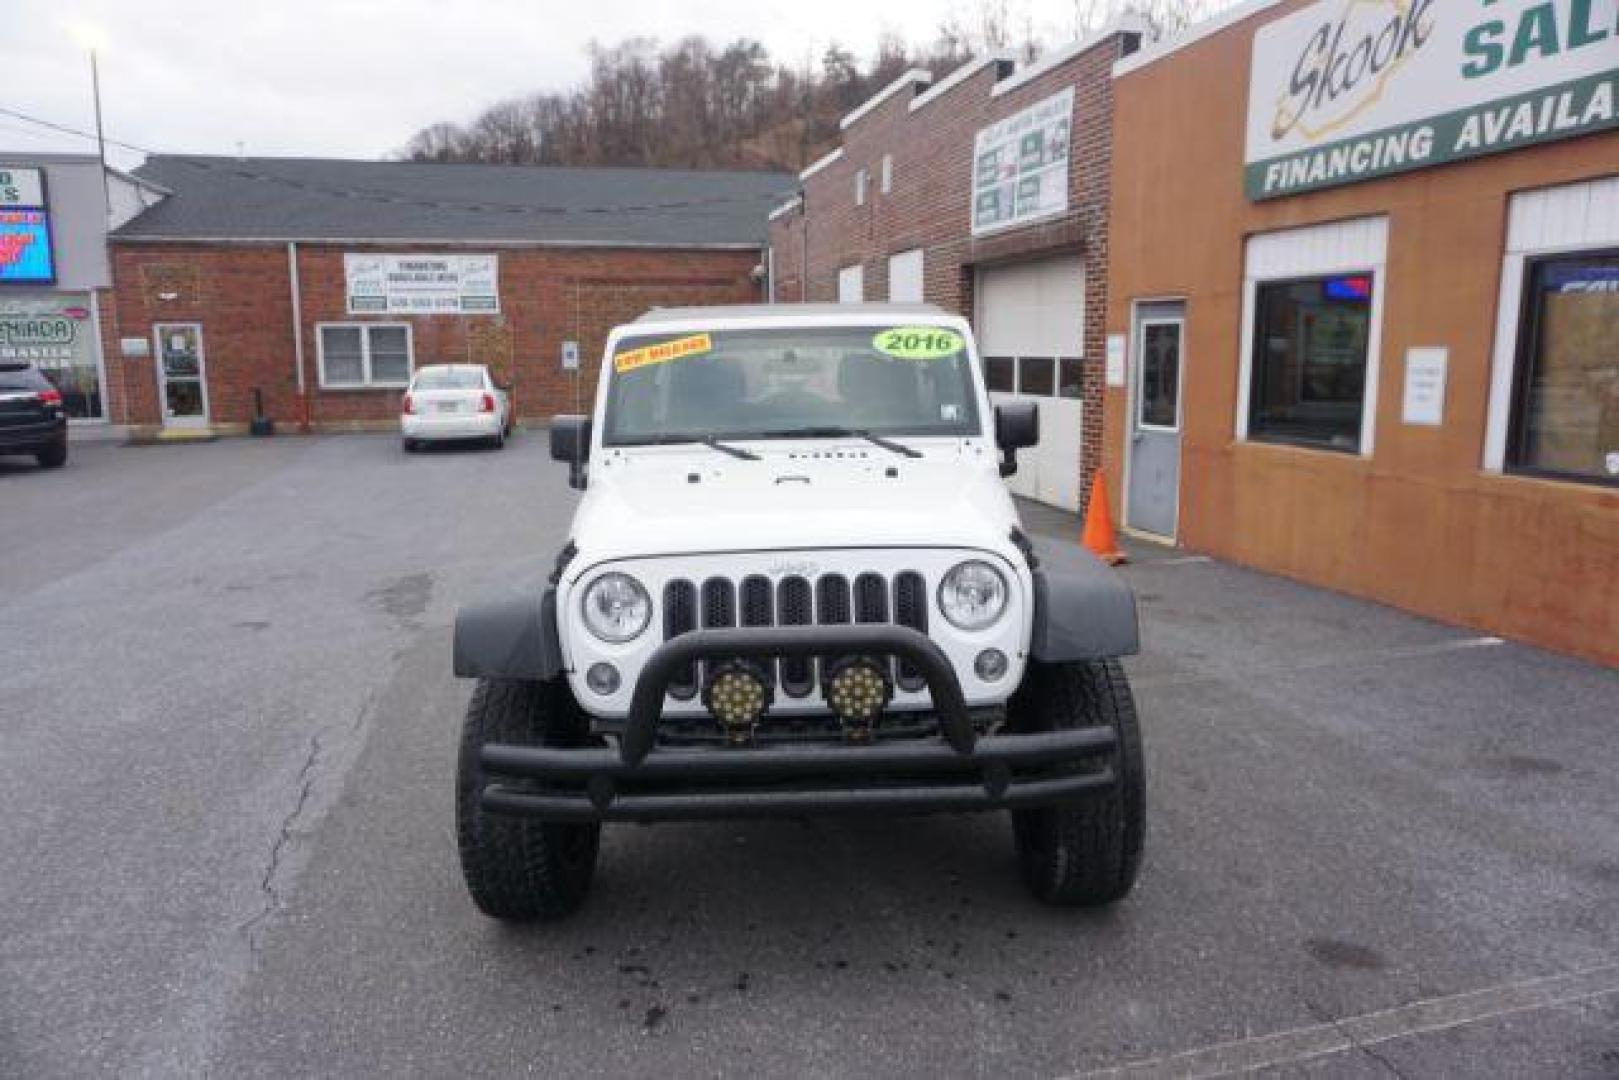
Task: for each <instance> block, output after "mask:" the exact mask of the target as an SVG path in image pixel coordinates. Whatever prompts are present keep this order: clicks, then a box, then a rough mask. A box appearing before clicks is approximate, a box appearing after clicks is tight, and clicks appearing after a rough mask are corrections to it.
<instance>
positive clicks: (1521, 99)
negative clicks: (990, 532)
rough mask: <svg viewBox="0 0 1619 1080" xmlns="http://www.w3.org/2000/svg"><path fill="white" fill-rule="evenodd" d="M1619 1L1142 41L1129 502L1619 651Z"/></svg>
mask: <svg viewBox="0 0 1619 1080" xmlns="http://www.w3.org/2000/svg"><path fill="white" fill-rule="evenodd" d="M1531 7H1533V8H1534V9H1540V10H1539V12H1538V13H1530V9H1531ZM1547 10H1549V11H1551V13H1552V16H1555V20H1554V19H1553V18H1552V17H1551V16H1548V15H1546V14H1545V11H1547ZM1526 13H1530V14H1526ZM1524 19H1528V20H1530V21H1531V22H1532V23H1533V24H1534V25H1530V26H1529V27H1528V28H1527V29H1525V27H1524V25H1523V24H1522V22H1521V20H1524ZM1402 20H1404V21H1403V22H1402ZM1515 20H1520V21H1519V22H1515ZM1497 23H1499V26H1498V25H1496V24H1497ZM1616 23H1619V20H1616V17H1615V5H1614V4H1613V3H1606V4H1603V3H1601V2H1598V3H1595V4H1592V3H1581V2H1578V0H1564V2H1562V3H1556V4H1537V5H1528V4H1523V3H1516V4H1514V3H1505V4H1501V5H1498V6H1495V7H1492V8H1481V7H1480V6H1479V5H1461V4H1455V5H1451V4H1439V3H1428V2H1424V0H1416V2H1414V3H1398V4H1396V3H1393V2H1392V0H1391V2H1389V3H1385V4H1378V3H1371V4H1367V3H1359V4H1346V3H1344V2H1342V0H1325V2H1320V3H1308V4H1307V3H1301V2H1296V0H1283V2H1276V0H1268V2H1267V0H1255V2H1250V3H1248V4H1244V5H1241V6H1239V7H1237V8H1235V9H1232V10H1231V11H1230V12H1228V13H1227V14H1226V15H1225V16H1223V17H1222V18H1221V19H1219V20H1217V21H1216V22H1213V23H1211V24H1209V25H1207V26H1205V27H1202V28H1198V29H1197V30H1194V31H1193V32H1192V33H1190V34H1188V35H1186V36H1184V37H1182V38H1180V39H1176V40H1172V41H1170V42H1167V43H1165V44H1163V45H1160V46H1158V47H1156V48H1154V49H1148V50H1145V51H1143V52H1142V53H1140V54H1138V55H1136V56H1132V57H1129V58H1126V59H1125V60H1123V61H1121V62H1120V63H1119V65H1118V66H1117V67H1116V69H1115V83H1114V102H1115V117H1114V131H1115V133H1116V134H1115V141H1114V148H1113V178H1112V204H1111V228H1110V234H1111V247H1110V252H1109V263H1108V275H1109V277H1108V284H1109V289H1108V293H1109V300H1108V316H1107V332H1108V357H1107V365H1108V371H1107V389H1106V391H1105V393H1106V399H1105V402H1106V403H1105V430H1104V447H1105V453H1104V458H1105V468H1106V471H1107V476H1108V481H1109V486H1110V490H1111V492H1112V498H1113V510H1114V513H1115V517H1116V519H1119V520H1122V521H1123V523H1124V524H1125V526H1126V527H1127V528H1131V529H1133V530H1135V531H1137V532H1140V533H1144V534H1146V535H1149V536H1157V537H1160V538H1162V539H1165V540H1168V541H1171V542H1174V543H1176V544H1179V545H1181V546H1183V547H1185V548H1188V549H1190V550H1193V551H1199V552H1208V553H1210V554H1213V555H1216V556H1218V557H1221V558H1224V559H1229V560H1233V561H1235V562H1238V563H1243V564H1247V565H1250V566H1254V567H1257V568H1260V569H1263V570H1267V571H1272V572H1276V573H1280V574H1284V575H1286V576H1289V577H1293V578H1297V579H1300V580H1303V581H1307V582H1311V583H1314V584H1318V585H1323V586H1327V587H1330V588H1334V589H1339V590H1342V591H1344V592H1348V593H1352V594H1355V595H1359V596H1364V597H1370V598H1373V599H1376V600H1380V601H1385V602H1388V603H1391V604H1395V605H1398V606H1400V607H1403V608H1406V609H1409V610H1412V611H1415V612H1419V613H1422V614H1425V615H1430V616H1433V617H1435V618H1438V619H1442V620H1445V621H1447V622H1452V623H1458V624H1462V625H1466V626H1471V627H1476V628H1478V629H1479V630H1481V631H1483V632H1486V633H1490V634H1499V635H1502V636H1506V637H1511V638H1516V639H1522V640H1525V641H1529V642H1533V643H1536V644H1540V645H1544V646H1546V647H1549V648H1553V649H1558V650H1562V651H1566V652H1570V653H1574V654H1578V655H1581V656H1585V657H1590V658H1593V659H1596V660H1599V661H1602V662H1605V663H1609V664H1615V663H1619V127H1616V114H1615V111H1614V95H1615V90H1616V84H1619V24H1616ZM1548 33H1555V34H1556V35H1557V37H1556V39H1555V41H1553V40H1551V39H1549V38H1548V37H1547V34H1548Z"/></svg>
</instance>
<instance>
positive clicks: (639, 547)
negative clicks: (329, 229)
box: [573, 451, 1017, 569]
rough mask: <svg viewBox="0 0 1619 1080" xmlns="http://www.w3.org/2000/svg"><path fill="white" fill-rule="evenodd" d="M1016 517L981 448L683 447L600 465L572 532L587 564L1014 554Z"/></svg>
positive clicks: (998, 477) (583, 562) (992, 466)
mask: <svg viewBox="0 0 1619 1080" xmlns="http://www.w3.org/2000/svg"><path fill="white" fill-rule="evenodd" d="M705 453H706V452H705ZM694 477H695V480H694V479H693V478H694ZM1016 522H1017V513H1016V509H1015V508H1014V506H1013V503H1012V499H1011V496H1010V495H1009V494H1008V493H1007V490H1006V485H1005V484H1004V483H1002V481H1001V479H1000V476H999V474H998V473H997V472H996V470H995V467H994V465H993V463H992V462H991V459H989V458H987V457H980V456H978V455H977V454H976V453H975V452H974V451H967V452H965V453H964V454H962V455H957V454H955V453H950V454H948V455H938V456H935V455H932V454H930V455H929V457H927V458H920V459H907V458H900V457H897V456H895V457H892V458H889V457H886V456H877V457H872V458H870V459H869V460H863V459H860V458H854V459H852V460H850V459H831V460H814V459H810V460H805V459H802V458H798V459H789V458H787V457H785V456H781V457H775V456H767V457H765V458H764V459H763V460H760V461H734V462H713V461H711V460H708V458H707V457H705V458H703V459H695V458H691V457H687V456H685V455H680V457H679V458H678V459H676V458H660V459H657V460H644V459H643V460H632V461H628V462H621V463H615V464H614V465H613V466H611V467H609V468H606V469H602V470H600V471H598V472H593V475H592V476H591V484H590V490H589V492H588V493H587V495H586V498H585V500H584V501H583V502H582V503H581V504H580V507H579V512H578V514H577V516H576V517H575V519H574V526H573V540H574V542H575V543H576V544H578V546H579V552H580V555H581V558H580V560H579V568H580V569H584V568H585V567H587V566H590V565H594V564H597V563H600V562H604V561H607V560H611V559H620V558H626V557H635V556H654V557H656V556H660V555H679V554H690V553H698V552H714V551H772V550H791V549H802V548H861V547H913V546H914V547H965V548H979V549H985V550H991V551H1002V552H1004V551H1006V550H1008V549H1009V547H1010V544H1009V539H1008V537H1009V533H1010V531H1011V528H1012V526H1013V525H1014V524H1016Z"/></svg>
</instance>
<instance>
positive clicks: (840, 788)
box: [481, 624, 1117, 822]
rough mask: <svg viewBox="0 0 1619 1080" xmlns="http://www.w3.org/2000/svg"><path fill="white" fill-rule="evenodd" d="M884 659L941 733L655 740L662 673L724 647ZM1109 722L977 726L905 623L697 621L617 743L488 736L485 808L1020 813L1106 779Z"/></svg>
mask: <svg viewBox="0 0 1619 1080" xmlns="http://www.w3.org/2000/svg"><path fill="white" fill-rule="evenodd" d="M851 653H853V654H860V655H890V656H896V657H899V658H900V659H902V660H906V661H909V662H910V663H911V664H913V665H915V667H916V669H917V670H918V671H920V672H921V674H922V676H923V678H925V679H926V680H927V685H928V691H929V693H930V694H931V695H932V699H933V708H934V713H935V715H936V716H937V718H938V721H939V730H940V736H939V737H928V738H917V739H904V740H894V741H890V742H881V741H879V742H876V743H873V744H867V745H859V746H854V745H815V746H807V747H805V746H796V747H789V746H773V747H764V748H757V749H732V748H720V747H715V748H704V749H673V748H663V749H657V748H655V746H654V744H655V743H656V741H657V730H658V723H659V721H660V720H661V719H662V714H663V701H664V696H665V693H666V690H667V687H668V685H669V681H670V680H671V679H672V678H673V677H674V676H675V674H676V673H677V672H678V671H680V670H681V669H682V668H683V667H684V666H685V665H687V664H689V663H691V662H693V661H695V660H703V659H718V658H724V657H737V656H741V657H822V658H827V657H835V656H842V655H847V654H851ZM1116 745H1117V737H1116V735H1115V733H1114V731H1113V729H1112V728H1110V727H1089V728H1071V729H1066V730H1062V731H1048V732H1040V733H1036V734H1026V735H1015V734H1014V735H986V736H982V737H979V736H978V735H977V733H976V732H975V731H974V730H973V725H972V719H971V716H970V715H969V713H968V709H967V703H966V700H965V698H964V697H963V696H962V693H961V683H960V682H959V681H958V680H957V678H956V673H955V669H954V668H952V667H951V666H950V660H949V658H948V657H946V656H945V655H944V652H943V650H941V649H940V648H939V646H938V645H936V644H935V643H934V642H933V641H931V640H930V639H929V638H928V637H927V636H926V635H924V634H921V633H918V632H917V631H915V630H911V629H909V628H907V627H903V626H894V625H889V624H880V625H846V626H824V625H823V626H776V627H760V628H743V629H720V630H696V631H692V632H691V633H687V634H682V635H681V636H680V637H677V638H675V639H673V640H671V641H667V642H665V643H664V644H663V645H661V646H659V648H658V649H657V650H656V651H655V652H654V653H653V654H652V657H651V658H650V659H649V660H648V662H647V664H646V667H645V668H643V669H642V671H641V675H640V678H639V679H638V680H637V681H636V684H635V692H634V694H633V696H632V697H631V700H630V715H629V718H628V720H627V721H626V723H625V727H624V731H623V734H622V735H621V737H620V739H619V746H618V749H616V750H613V749H608V748H604V747H581V748H561V747H543V746H513V745H504V744H491V745H488V746H485V747H484V748H483V751H482V756H481V761H482V765H483V770H484V772H485V773H486V774H487V775H489V776H491V777H495V778H497V779H496V782H495V783H491V784H489V785H487V786H486V787H485V788H484V791H483V805H484V808H485V809H486V810H488V811H490V812H491V813H497V814H506V815H511V816H515V817H526V818H535V819H539V820H541V821H556V822H586V821H640V822H649V821H679V820H697V819H702V818H735V817H768V816H772V815H783V814H827V813H853V812H873V811H875V812H888V813H905V812H912V813H915V812H937V811H963V810H998V809H1006V808H1012V809H1020V808H1025V807H1031V806H1042V805H1047V804H1050V803H1056V802H1064V801H1069V800H1073V799H1077V798H1083V797H1084V796H1086V795H1088V794H1091V793H1093V792H1097V791H1101V790H1105V789H1107V788H1110V787H1112V786H1113V783H1114V773H1113V770H1112V768H1111V764H1110V761H1109V759H1110V758H1111V755H1112V753H1113V750H1114V749H1115V747H1116Z"/></svg>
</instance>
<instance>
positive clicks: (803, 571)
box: [765, 561, 821, 577]
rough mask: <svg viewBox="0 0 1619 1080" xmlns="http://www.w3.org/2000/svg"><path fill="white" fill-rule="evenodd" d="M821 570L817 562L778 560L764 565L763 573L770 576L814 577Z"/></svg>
mask: <svg viewBox="0 0 1619 1080" xmlns="http://www.w3.org/2000/svg"><path fill="white" fill-rule="evenodd" d="M820 572H821V568H820V566H819V565H818V564H816V563H812V562H808V561H804V562H779V563H772V564H771V565H769V566H767V567H765V573H767V574H769V575H770V576H772V577H815V576H816V575H817V574H819V573H820Z"/></svg>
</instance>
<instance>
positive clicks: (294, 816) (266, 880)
mask: <svg viewBox="0 0 1619 1080" xmlns="http://www.w3.org/2000/svg"><path fill="white" fill-rule="evenodd" d="M360 712H361V715H362V716H363V715H364V714H365V710H364V709H363V708H362V709H361V710H360ZM320 749H321V744H320V736H319V735H318V734H317V735H311V736H310V737H309V753H308V754H307V755H306V756H305V758H304V763H303V767H302V768H300V769H299V770H298V777H297V780H296V781H295V782H296V784H297V786H298V798H297V801H296V802H294V803H293V806H292V809H291V810H290V811H289V812H288V813H287V815H286V816H285V817H284V818H282V819H281V828H280V829H279V830H278V831H277V833H276V838H275V843H274V844H272V845H271V846H270V859H269V862H268V864H267V865H266V866H265V868H264V877H263V878H262V879H261V880H260V881H259V892H260V893H262V894H263V896H264V906H263V907H262V908H260V910H259V911H258V913H257V914H255V915H254V916H253V917H252V918H251V919H249V920H247V921H246V922H245V923H243V924H242V925H241V927H240V928H239V929H240V933H241V934H242V935H243V936H244V937H245V938H246V939H247V950H248V952H249V953H251V954H253V955H255V956H256V955H258V950H259V943H258V940H257V938H256V937H255V936H254V932H255V931H256V930H257V929H258V928H259V926H260V924H262V923H263V922H264V921H265V920H266V919H268V918H269V917H270V916H271V915H274V914H275V913H276V912H277V911H278V910H280V908H281V889H280V886H279V884H278V883H277V882H276V874H277V873H278V871H280V869H281V860H282V856H283V853H284V852H285V851H286V848H287V845H288V844H289V843H290V842H291V841H292V830H293V827H294V825H296V824H297V821H298V818H299V817H300V816H302V814H303V812H304V808H305V807H306V806H308V805H309V797H310V794H311V793H312V792H313V791H314V790H315V769H316V766H317V765H318V764H319V762H320Z"/></svg>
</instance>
